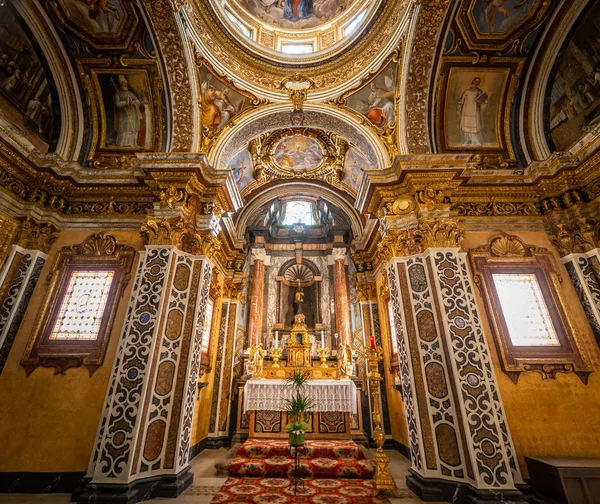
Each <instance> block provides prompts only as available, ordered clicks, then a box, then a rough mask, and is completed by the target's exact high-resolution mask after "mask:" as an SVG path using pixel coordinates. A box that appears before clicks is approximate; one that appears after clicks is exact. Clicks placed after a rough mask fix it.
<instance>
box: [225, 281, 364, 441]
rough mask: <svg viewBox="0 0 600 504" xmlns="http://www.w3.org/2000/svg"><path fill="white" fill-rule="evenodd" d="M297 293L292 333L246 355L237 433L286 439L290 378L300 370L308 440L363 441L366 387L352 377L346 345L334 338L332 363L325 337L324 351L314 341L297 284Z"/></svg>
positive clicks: (265, 340) (257, 345)
mask: <svg viewBox="0 0 600 504" xmlns="http://www.w3.org/2000/svg"><path fill="white" fill-rule="evenodd" d="M295 287H296V292H295V294H294V297H293V299H294V318H293V322H292V325H291V327H289V326H288V327H289V329H287V330H285V328H284V327H280V328H278V329H282V333H283V334H282V338H281V339H280V338H279V332H278V330H277V329H275V331H274V338H273V339H269V338H266V337H264V338H262V341H261V340H259V341H258V342H256V343H254V344H253V345H252V346H251V347H250V348H249V349H248V354H247V358H246V361H245V373H244V376H243V377H242V379H240V380H239V382H238V397H239V402H238V422H237V429H236V430H237V432H238V433H239V434H243V433H244V432H247V433H248V436H249V437H251V438H261V437H262V438H271V439H272V438H284V437H287V434H286V433H285V430H284V429H285V426H286V425H287V424H288V423H289V422H290V419H289V418H288V413H287V410H288V408H287V402H286V400H287V399H290V398H291V397H292V389H291V388H290V387H289V385H288V378H289V377H290V376H292V375H293V374H294V372H296V371H297V370H301V371H302V373H304V374H305V375H306V376H307V377H308V378H309V380H308V384H307V386H306V388H305V391H304V392H303V394H305V395H307V396H308V398H310V399H311V400H312V401H311V402H312V407H311V410H310V411H309V412H307V414H306V417H307V418H305V420H306V422H307V423H308V425H309V428H308V430H307V431H306V438H307V439H351V438H353V437H354V438H357V439H359V438H362V437H364V434H363V425H362V406H361V390H362V382H361V380H359V379H358V377H355V376H354V377H353V375H354V374H355V371H354V369H355V365H354V354H353V351H352V348H351V347H350V345H348V344H347V343H346V342H345V341H340V342H339V343H337V334H336V335H335V336H336V337H335V338H334V339H335V340H336V349H335V350H336V356H335V359H330V358H329V357H330V355H331V349H330V348H329V347H327V346H326V345H325V338H324V331H323V330H321V331H320V332H321V334H320V336H321V337H320V342H319V343H320V345H319V344H318V343H317V342H316V341H314V340H313V339H312V338H311V337H310V333H309V329H308V327H307V323H306V320H307V314H306V313H305V311H304V306H303V305H304V293H303V284H302V283H296V286H295ZM314 329H315V330H316V328H314ZM288 331H289V332H288ZM286 333H287V334H286ZM263 344H264V345H265V348H263ZM315 347H316V348H315ZM314 354H316V355H318V358H316V359H315V358H314ZM332 361H333V362H332Z"/></svg>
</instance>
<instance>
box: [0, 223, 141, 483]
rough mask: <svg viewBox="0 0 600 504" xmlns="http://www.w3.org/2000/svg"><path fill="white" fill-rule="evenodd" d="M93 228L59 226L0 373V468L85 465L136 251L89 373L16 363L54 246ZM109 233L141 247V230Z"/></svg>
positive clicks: (70, 242) (39, 303)
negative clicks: (100, 356)
mask: <svg viewBox="0 0 600 504" xmlns="http://www.w3.org/2000/svg"><path fill="white" fill-rule="evenodd" d="M91 234H93V233H91V232H90V231H69V232H62V233H61V234H60V236H59V239H58V241H57V243H55V244H54V245H53V246H52V250H51V251H50V254H49V255H48V259H47V260H46V263H45V265H44V267H43V269H42V272H41V275H40V278H39V281H38V283H37V286H36V287H35V290H34V291H33V295H32V297H31V300H30V302H29V306H28V307H27V311H26V312H25V317H24V318H23V322H22V323H21V327H20V329H19V331H18V333H17V337H16V339H15V341H14V343H13V346H12V349H11V351H10V354H9V356H8V360H7V361H6V365H5V366H4V370H3V371H2V374H0V447H1V448H0V453H2V456H0V472H21V471H23V472H46V471H52V472H70V471H76V472H81V471H86V470H87V466H88V462H89V459H90V455H91V452H92V446H93V443H94V438H95V436H96V430H97V428H98V421H99V419H100V414H101V412H102V407H103V404H104V396H105V394H106V388H107V386H108V380H109V377H110V373H111V370H112V364H113V360H114V357H115V352H116V347H117V343H118V340H119V336H120V332H121V328H122V325H123V319H124V317H125V312H126V309H127V303H128V301H129V295H130V293H131V286H132V283H133V275H134V269H135V264H136V263H137V260H138V258H137V255H136V258H135V260H134V266H133V268H132V279H131V280H130V282H129V284H128V285H127V287H126V288H125V292H124V293H123V297H122V299H121V300H120V302H119V306H118V310H117V313H116V316H115V321H114V324H113V328H112V332H111V335H110V339H109V342H108V347H107V351H106V356H105V360H104V364H103V365H102V366H101V367H100V368H99V369H98V370H97V371H96V372H95V373H94V375H93V376H92V377H91V378H90V376H89V372H88V370H87V368H85V367H81V368H74V369H68V370H67V372H66V375H54V369H47V368H43V367H38V368H37V369H36V370H35V371H33V373H32V374H31V375H30V376H29V378H26V377H25V370H24V369H23V368H22V367H21V366H20V365H19V363H20V362H21V357H22V356H23V352H24V351H25V347H26V345H27V342H28V341H29V338H30V336H31V334H32V331H33V328H34V325H35V323H36V321H37V319H38V317H39V315H40V313H39V310H40V308H41V306H42V302H43V300H44V297H45V295H46V291H47V287H48V284H47V282H46V279H47V278H48V275H50V273H51V268H52V264H53V262H54V258H55V257H56V253H57V251H58V250H60V249H61V248H62V247H64V246H69V245H75V244H80V243H81V242H83V240H85V239H86V238H87V237H88V236H90V235H91ZM110 234H111V235H113V236H115V237H116V238H117V240H118V243H121V244H124V245H130V246H132V247H134V248H135V249H136V250H140V249H141V248H142V247H143V243H142V240H141V238H140V235H139V233H134V232H110Z"/></svg>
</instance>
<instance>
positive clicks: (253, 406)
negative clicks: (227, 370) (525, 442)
mask: <svg viewBox="0 0 600 504" xmlns="http://www.w3.org/2000/svg"><path fill="white" fill-rule="evenodd" d="M288 383H289V382H288V381H287V380H256V379H251V380H248V381H247V382H246V385H245V386H244V412H246V411H251V410H265V411H286V410H287V403H286V399H291V398H292V393H293V390H292V388H291V387H290V386H289V384H288ZM306 383H307V386H306V387H305V388H304V390H303V391H302V395H303V396H305V397H307V398H310V399H312V402H313V407H312V408H311V411H317V412H342V413H354V414H356V413H357V412H358V407H357V401H356V385H354V382H353V381H352V380H309V381H307V382H306Z"/></svg>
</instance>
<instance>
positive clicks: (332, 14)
mask: <svg viewBox="0 0 600 504" xmlns="http://www.w3.org/2000/svg"><path fill="white" fill-rule="evenodd" d="M235 3H236V4H238V5H240V6H241V7H242V8H243V9H245V10H246V11H247V12H248V13H250V14H252V15H253V16H255V17H256V18H258V19H260V20H261V21H263V22H265V23H268V24H271V25H275V26H277V27H280V28H292V29H294V30H298V29H303V28H316V27H318V26H321V25H324V24H326V23H329V22H330V21H331V20H333V19H334V18H336V17H337V16H339V15H340V14H343V13H344V12H345V11H346V10H348V9H349V8H350V7H352V5H353V4H355V3H358V0H235Z"/></svg>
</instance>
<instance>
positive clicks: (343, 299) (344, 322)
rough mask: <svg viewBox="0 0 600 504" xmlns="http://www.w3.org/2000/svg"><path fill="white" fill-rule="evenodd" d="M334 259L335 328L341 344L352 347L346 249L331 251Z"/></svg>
mask: <svg viewBox="0 0 600 504" xmlns="http://www.w3.org/2000/svg"><path fill="white" fill-rule="evenodd" d="M331 256H332V259H333V282H334V296H335V327H336V331H337V333H338V335H339V340H338V341H339V344H340V345H341V344H345V345H351V344H352V332H351V330H350V303H349V301H348V282H347V281H346V258H347V256H348V254H347V251H346V249H345V248H334V249H332V251H331Z"/></svg>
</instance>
